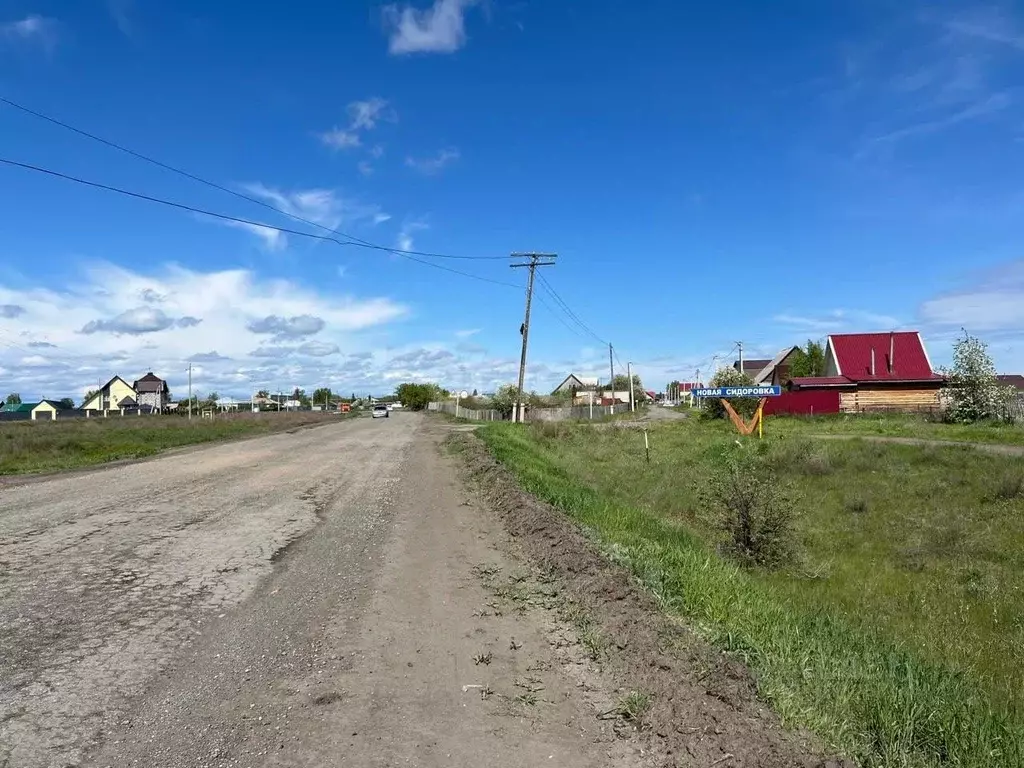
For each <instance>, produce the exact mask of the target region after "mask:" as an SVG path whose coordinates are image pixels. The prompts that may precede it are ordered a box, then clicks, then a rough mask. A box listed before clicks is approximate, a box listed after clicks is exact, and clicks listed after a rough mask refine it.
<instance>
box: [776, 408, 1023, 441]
mask: <svg viewBox="0 0 1024 768" xmlns="http://www.w3.org/2000/svg"><path fill="white" fill-rule="evenodd" d="M765 429H768V430H771V431H772V432H773V433H778V434H784V435H865V436H866V435H882V436H885V437H911V438H918V439H923V440H950V441H954V442H958V441H962V442H968V443H1004V444H1007V445H1024V425H1019V424H1018V425H1013V424H1004V423H1002V422H998V421H992V422H985V423H982V424H945V423H942V422H940V421H930V420H927V419H925V418H922V417H920V416H912V415H902V414H884V415H866V414H865V415H861V414H856V415H854V414H838V415H834V416H813V417H797V416H768V417H767V418H766V419H765Z"/></svg>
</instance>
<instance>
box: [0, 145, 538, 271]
mask: <svg viewBox="0 0 1024 768" xmlns="http://www.w3.org/2000/svg"><path fill="white" fill-rule="evenodd" d="M0 163H3V164H4V165H9V166H13V167H15V168H21V169H23V170H27V171H35V172H36V173H42V174H46V175H48V176H53V177H55V178H58V179H63V180H64V181H72V182H75V183H76V184H82V185H84V186H87V187H93V188H95V189H102V190H105V191H107V192H114V193H117V194H119V195H125V196H127V197H133V198H135V199H137V200H145V201H146V202H150V203H158V204H160V205H166V206H168V207H171V208H177V209H179V210H183V211H189V212H190V213H198V214H200V215H203V216H210V217H212V218H215V219H220V220H222V221H232V222H235V223H236V224H245V225H247V226H250V227H261V228H263V229H272V230H276V231H277V232H281V233H283V234H286V235H296V236H298V237H308V238H310V239H313V240H325V241H328V242H332V243H335V244H337V245H351V243H347V242H344V241H342V240H339V239H337V238H336V237H330V236H328V235H317V234H314V233H312V232H303V231H301V230H298V229H291V228H289V227H279V226H276V225H274V224H267V223H266V222H263V221H254V220H253V219H245V218H242V217H240V216H230V215H228V214H226V213H219V212H217V211H210V210H207V209H205V208H198V207H196V206H194V205H187V204H186V203H178V202H175V201H173V200H166V199H164V198H162V197H155V196H153V195H147V194H144V193H142V192H133V191H132V190H130V189H123V188H121V187H115V186H113V185H110V184H103V183H101V182H98V181H90V180H89V179H83V178H80V177H78V176H72V175H71V174H68V173H62V172H60V171H55V170H53V169H50V168H44V167H42V166H39V165H32V164H31V163H22V162H19V161H17V160H10V159H8V158H5V157H0ZM381 249H382V250H388V251H391V252H393V253H394V254H395V255H396V256H401V257H402V258H404V259H408V260H409V261H414V262H416V263H417V264H424V265H426V266H428V267H433V268H434V269H440V270H444V271H445V272H451V273H452V274H455V275H462V276H463V277H468V278H471V279H473V280H480V281H482V282H485V283H493V284H494V285H503V286H505V287H507V288H515V289H517V290H518V289H519V288H520V287H521V286H518V285H516V284H515V283H507V282H505V281H503V280H493V279H491V278H489V277H483V276H481V275H474V274H473V273H471V272H463V271H461V270H458V269H452V268H451V267H446V266H443V265H441V264H434V263H433V262H430V261H426V260H425V259H421V258H418V257H416V256H413V255H411V253H410V252H407V251H402V250H397V249H386V248H384V247H383V246H381Z"/></svg>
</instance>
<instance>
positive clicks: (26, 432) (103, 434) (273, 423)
mask: <svg viewBox="0 0 1024 768" xmlns="http://www.w3.org/2000/svg"><path fill="white" fill-rule="evenodd" d="M342 418H345V417H342V416H339V415H331V414H323V413H314V412H305V413H261V414H232V415H228V416H218V417H217V418H215V419H213V420H204V419H193V420H192V421H189V420H188V419H185V418H184V417H180V416H156V417H153V416H125V417H108V418H106V419H103V418H97V419H67V420H63V421H61V420H59V419H58V420H57V421H14V422H0V475H16V474H25V473H31V472H50V471H55V470H62V469H75V468H79V467H87V466H91V465H94V464H103V463H105V462H108V461H117V460H120V459H140V458H144V457H146V456H153V455H155V454H157V453H160V452H161V451H165V450H167V449H169V448H177V447H180V446H184V445H193V444H196V443H207V442H211V441H215V440H228V439H232V438H240V437H248V436H254V435H260V434H267V433H270V432H278V431H281V430H286V429H293V428H296V427H300V426H303V425H305V424H315V423H323V422H326V423H333V422H336V421H338V420H339V419H342Z"/></svg>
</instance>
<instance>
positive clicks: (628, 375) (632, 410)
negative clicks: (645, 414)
mask: <svg viewBox="0 0 1024 768" xmlns="http://www.w3.org/2000/svg"><path fill="white" fill-rule="evenodd" d="M626 378H628V379H629V411H630V413H635V412H636V401H635V400H634V399H633V363H631V362H629V361H628V360H627V361H626Z"/></svg>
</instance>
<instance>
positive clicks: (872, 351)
mask: <svg viewBox="0 0 1024 768" xmlns="http://www.w3.org/2000/svg"><path fill="white" fill-rule="evenodd" d="M871 375H872V376H874V375H875V348H874V347H872V348H871Z"/></svg>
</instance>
